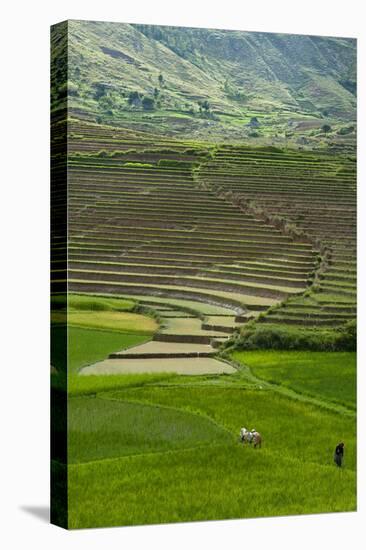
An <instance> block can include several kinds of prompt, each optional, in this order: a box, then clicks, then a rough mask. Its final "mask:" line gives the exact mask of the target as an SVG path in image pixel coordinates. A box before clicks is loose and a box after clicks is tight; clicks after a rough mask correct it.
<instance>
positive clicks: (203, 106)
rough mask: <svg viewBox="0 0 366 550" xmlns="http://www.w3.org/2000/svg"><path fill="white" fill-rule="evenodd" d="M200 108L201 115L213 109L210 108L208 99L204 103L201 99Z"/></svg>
mask: <svg viewBox="0 0 366 550" xmlns="http://www.w3.org/2000/svg"><path fill="white" fill-rule="evenodd" d="M198 106H199V110H200V113H202V112H205V113H208V112H209V110H210V108H211V106H210V104H209V102H208V101H207V99H205V100H204V101H202V100H201V99H200V100H199V101H198Z"/></svg>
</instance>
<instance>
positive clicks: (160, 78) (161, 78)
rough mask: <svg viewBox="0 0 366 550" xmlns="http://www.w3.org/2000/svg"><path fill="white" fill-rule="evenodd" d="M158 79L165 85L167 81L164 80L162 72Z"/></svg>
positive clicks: (160, 83)
mask: <svg viewBox="0 0 366 550" xmlns="http://www.w3.org/2000/svg"><path fill="white" fill-rule="evenodd" d="M158 80H159V85H160V86H164V83H165V81H164V77H163V75H162V74H161V73H160V74H159V77H158Z"/></svg>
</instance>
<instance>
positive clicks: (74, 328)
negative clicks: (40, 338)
mask: <svg viewBox="0 0 366 550" xmlns="http://www.w3.org/2000/svg"><path fill="white" fill-rule="evenodd" d="M55 304H56V306H57V305H58V306H59V307H60V309H58V308H57V307H56V310H55V309H54V310H53V311H52V321H53V323H52V328H51V331H52V337H53V346H52V357H51V363H52V365H53V366H54V367H56V369H60V368H62V365H63V363H64V357H63V356H64V353H65V351H64V349H63V340H62V337H63V334H64V328H63V323H64V322H65V311H63V309H62V307H63V306H64V305H65V304H64V303H63V301H62V299H59V300H57V298H54V299H53V306H55ZM135 305H136V304H135V302H133V301H131V300H125V299H120V298H105V297H102V296H101V297H98V296H82V295H80V296H78V295H73V294H70V295H69V297H68V312H67V318H68V374H69V376H70V375H73V374H75V373H77V372H78V371H79V369H80V368H82V367H84V366H86V365H90V364H92V363H95V362H97V361H101V360H103V359H105V358H106V357H108V355H109V354H110V353H113V352H117V351H121V350H123V349H125V348H129V347H131V346H136V345H137V344H141V343H143V342H146V341H148V340H149V339H150V338H151V336H152V334H153V333H154V332H155V330H156V329H157V328H158V324H157V322H156V321H155V320H154V319H153V318H151V317H147V316H145V315H139V314H137V313H132V312H131V310H132V309H134V307H135ZM76 385H77V383H76Z"/></svg>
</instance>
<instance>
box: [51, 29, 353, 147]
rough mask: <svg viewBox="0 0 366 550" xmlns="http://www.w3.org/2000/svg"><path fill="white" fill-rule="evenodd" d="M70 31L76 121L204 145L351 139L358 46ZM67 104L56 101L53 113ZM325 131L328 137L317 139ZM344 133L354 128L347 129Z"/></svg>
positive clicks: (267, 37) (322, 40)
mask: <svg viewBox="0 0 366 550" xmlns="http://www.w3.org/2000/svg"><path fill="white" fill-rule="evenodd" d="M67 25H68V33H69V34H68V36H69V41H68V58H69V71H68V97H69V108H70V110H71V113H73V114H74V115H77V116H78V117H83V118H88V119H89V120H94V121H97V122H103V123H109V124H111V123H112V124H114V125H120V126H126V125H128V126H134V127H137V128H139V129H140V130H149V131H154V132H156V133H165V134H167V133H168V134H170V135H174V134H180V135H182V134H185V135H189V136H190V137H192V136H195V137H199V138H205V139H206V138H210V137H212V138H217V137H219V136H220V137H222V138H223V139H225V137H228V136H230V138H231V139H246V138H256V139H257V142H258V143H260V140H261V138H262V139H263V140H267V142H268V139H272V140H274V142H276V140H280V141H281V140H282V141H283V139H287V140H288V139H289V140H294V141H296V140H297V141H298V143H300V142H301V139H300V138H304V136H306V137H307V138H308V139H309V140H310V142H311V140H312V138H313V137H315V138H319V137H321V138H324V137H326V138H329V137H330V135H331V133H332V131H333V133H334V134H335V135H334V136H333V137H336V136H339V134H338V133H337V132H339V130H340V129H341V128H342V127H343V131H342V132H344V133H342V134H341V136H340V137H339V139H348V140H349V139H350V137H351V139H354V121H355V109H356V41H355V40H354V39H349V38H328V37H314V36H300V35H280V34H272V33H253V32H250V33H249V32H243V31H223V30H212V29H191V28H179V27H158V26H151V25H130V24H124V23H104V22H87V21H69V22H68V24H67ZM61 29H62V27H61ZM60 33H61V30H60V31H59V32H57V31H56V32H53V36H52V40H53V41H54V43H55V42H56V41H57V40H59V43H61V41H60V36H59V35H60ZM55 52H57V53H58V55H59V48H55ZM53 61H54V64H53V65H54V66H55V60H53ZM63 76H65V73H63ZM63 100H64V95H63V94H61V95H60V94H57V93H54V94H53V109H57V108H58V107H60V105H61V103H62V102H63ZM325 123H327V124H328V125H330V126H331V128H332V131H330V135H329V136H328V135H327V136H324V135H322V132H321V128H322V126H323V125H324V124H325ZM344 124H348V125H349V124H351V125H353V126H351V127H349V126H348V127H346V130H344ZM342 125H343V126H342ZM343 136H345V137H343ZM258 138H259V139H258ZM337 139H338V138H337ZM302 141H303V143H302V144H303V145H306V144H307V143H306V141H304V139H302ZM318 141H319V139H318Z"/></svg>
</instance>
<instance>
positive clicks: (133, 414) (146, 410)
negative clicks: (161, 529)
mask: <svg viewBox="0 0 366 550" xmlns="http://www.w3.org/2000/svg"><path fill="white" fill-rule="evenodd" d="M113 396H114V394H113V393H110V394H108V395H107V398H101V397H99V396H98V397H79V398H74V399H71V400H70V407H69V445H70V447H69V460H70V462H71V463H74V462H88V461H93V460H100V459H106V458H116V457H121V456H126V455H136V454H143V453H152V452H157V451H160V452H161V451H168V450H174V449H181V448H191V447H194V446H199V445H207V444H213V443H217V444H220V443H221V444H225V443H229V442H230V441H231V440H232V439H233V437H232V436H231V437H230V434H229V433H228V432H226V431H225V430H223V429H220V428H219V427H218V426H217V425H216V424H214V423H213V422H210V421H208V420H207V419H205V418H203V417H197V416H196V415H194V414H190V413H187V412H184V411H181V410H178V409H174V408H170V407H161V406H159V407H158V406H151V405H141V404H136V403H128V402H123V401H119V400H117V399H114V398H113Z"/></svg>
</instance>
